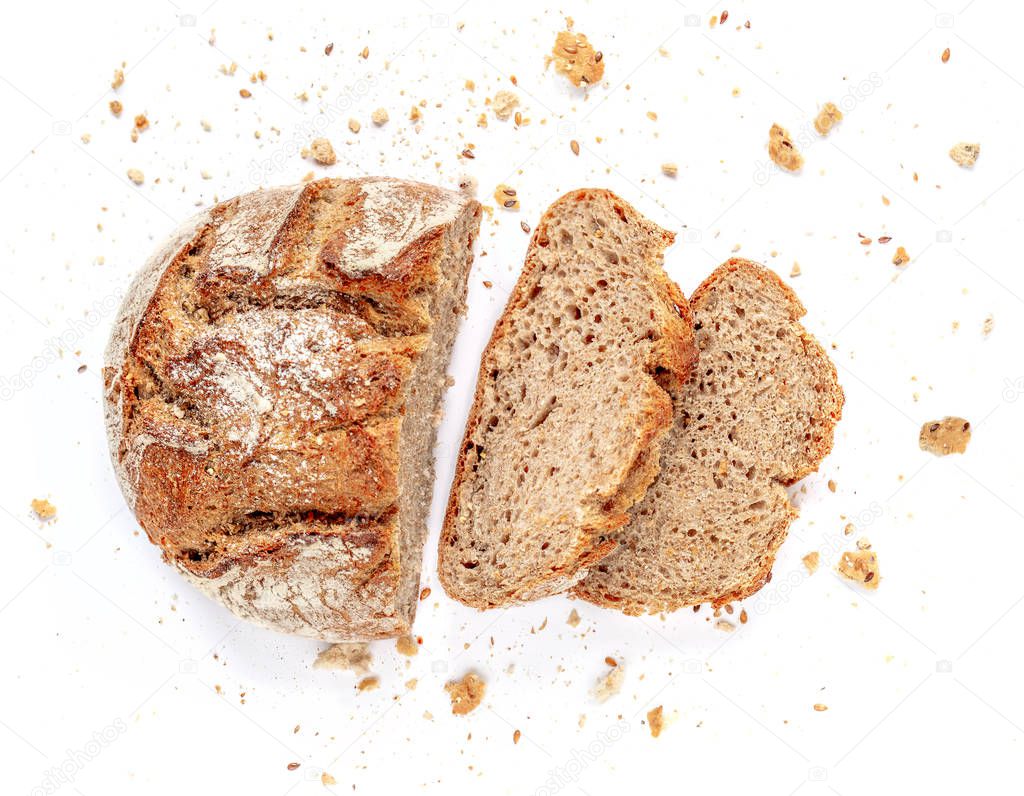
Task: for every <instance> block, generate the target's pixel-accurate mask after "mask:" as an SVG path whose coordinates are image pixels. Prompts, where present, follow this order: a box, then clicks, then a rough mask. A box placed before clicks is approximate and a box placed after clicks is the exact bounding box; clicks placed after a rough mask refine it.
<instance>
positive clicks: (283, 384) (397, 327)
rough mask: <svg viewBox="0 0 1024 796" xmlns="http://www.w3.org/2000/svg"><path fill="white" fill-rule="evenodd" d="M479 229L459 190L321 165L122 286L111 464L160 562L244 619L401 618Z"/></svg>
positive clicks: (372, 625)
mask: <svg viewBox="0 0 1024 796" xmlns="http://www.w3.org/2000/svg"><path fill="white" fill-rule="evenodd" d="M479 226H480V206H479V205H478V204H477V202H475V201H473V200H472V199H469V198H467V197H466V196H464V195H462V194H459V193H454V192H451V191H446V190H442V189H439V188H434V187H431V186H428V185H421V184H418V183H412V182H403V181H399V180H392V179H384V178H369V179H353V180H319V181H317V182H311V183H309V184H307V185H304V186H302V187H290V188H278V189H273V190H267V191H259V192H256V193H250V194H245V195H243V196H239V197H237V198H235V199H232V200H230V201H227V202H223V203H221V204H219V205H217V206H215V207H213V208H211V209H210V210H207V211H205V212H203V213H201V214H199V215H198V216H196V217H195V218H193V219H192V220H191V221H189V222H187V223H186V224H184V225H183V226H182V227H181V228H180V229H178V230H177V231H176V232H175V233H174V234H173V235H172V237H171V239H170V240H169V241H168V242H167V243H166V244H165V245H164V246H163V247H162V248H161V249H160V250H159V251H158V252H157V253H156V254H155V255H154V256H153V257H152V259H150V260H149V262H148V263H147V264H146V266H145V267H144V269H143V270H142V272H141V273H140V274H139V275H138V277H137V278H136V280H135V281H134V283H133V284H132V286H131V288H130V289H129V291H128V295H127V297H126V299H125V302H124V305H123V307H122V309H121V313H120V316H119V317H118V319H117V321H116V324H115V327H114V330H113V334H112V337H111V340H110V345H109V348H108V351H107V358H106V367H105V369H104V384H105V406H106V419H107V427H108V431H109V438H110V447H111V453H112V457H113V461H114V466H115V469H116V472H117V475H118V479H119V481H120V485H121V488H122V490H123V492H124V496H125V498H126V500H127V501H128V504H129V505H130V506H131V508H132V509H133V510H134V511H135V515H136V517H137V518H138V521H139V523H140V524H141V525H142V527H143V528H144V529H145V531H146V533H147V534H148V535H149V538H150V539H151V540H152V541H153V542H154V543H155V544H157V545H159V546H160V547H161V548H162V550H163V554H164V557H165V559H166V560H167V561H168V562H170V563H171V564H173V565H174V566H175V567H176V568H177V569H178V570H180V571H181V572H182V574H184V575H185V577H186V578H187V579H188V580H189V581H191V582H192V583H193V584H195V585H196V586H197V587H199V589H201V590H202V591H203V592H205V593H207V594H208V595H210V596H212V597H214V598H216V599H218V600H219V601H220V602H222V603H223V604H224V605H226V606H227V607H228V608H229V609H230V610H231V611H233V612H234V613H235V614H237V615H238V616H240V617H242V618H244V619H248V620H251V621H254V622H258V623H260V624H262V625H264V626H267V627H270V628H274V629H276V630H280V631H283V632H288V633H294V634H299V635H304V636H310V637H314V638H318V639H324V640H327V641H347V640H361V639H370V638H378V637H386V636H394V635H400V634H404V633H407V632H408V631H409V629H410V626H411V623H412V621H413V616H414V613H415V606H416V602H417V592H418V586H419V575H420V565H421V557H422V552H423V550H422V548H423V543H424V537H425V533H426V515H427V511H428V508H429V505H430V499H431V494H432V481H433V463H432V448H433V443H434V438H435V428H436V421H437V413H438V407H439V402H440V398H441V395H442V392H443V389H444V382H445V378H446V375H445V367H446V363H447V360H448V355H449V352H450V349H451V345H452V341H453V339H454V336H455V332H456V328H457V325H458V318H459V315H460V314H461V313H462V311H463V309H464V302H465V294H466V280H467V276H468V273H469V269H470V265H471V263H472V260H473V255H472V246H473V241H474V238H475V237H476V235H477V234H478V231H479Z"/></svg>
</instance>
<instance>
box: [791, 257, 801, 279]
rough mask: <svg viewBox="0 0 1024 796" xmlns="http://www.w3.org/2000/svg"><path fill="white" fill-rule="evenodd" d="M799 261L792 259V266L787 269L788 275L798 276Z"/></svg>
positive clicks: (799, 272)
mask: <svg viewBox="0 0 1024 796" xmlns="http://www.w3.org/2000/svg"><path fill="white" fill-rule="evenodd" d="M800 274H801V271H800V263H798V262H797V261H796V260H794V261H793V267H792V268H790V269H789V275H790V276H792V277H796V276H800Z"/></svg>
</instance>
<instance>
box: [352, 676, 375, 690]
mask: <svg viewBox="0 0 1024 796" xmlns="http://www.w3.org/2000/svg"><path fill="white" fill-rule="evenodd" d="M378 688H380V678H379V677H378V676H377V675H375V674H371V675H370V676H369V677H364V678H363V679H362V680H360V681H359V683H358V684H357V685H356V690H358V691H360V692H363V691H375V690H376V689H378Z"/></svg>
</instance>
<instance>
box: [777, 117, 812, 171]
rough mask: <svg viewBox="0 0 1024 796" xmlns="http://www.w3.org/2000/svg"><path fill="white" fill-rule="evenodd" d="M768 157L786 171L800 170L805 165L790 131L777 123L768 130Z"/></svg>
mask: <svg viewBox="0 0 1024 796" xmlns="http://www.w3.org/2000/svg"><path fill="white" fill-rule="evenodd" d="M768 157H770V158H771V159H772V161H773V162H774V163H775V164H776V165H777V166H779V167H781V168H783V169H785V170H786V171H799V170H800V168H801V167H802V166H803V165H804V158H803V156H802V155H801V154H800V153H799V152H798V151H797V148H796V145H795V144H794V143H793V139H792V138H790V137H789V131H788V130H786V129H785V128H784V127H780V126H779V125H777V124H773V125H772V126H771V129H770V130H769V131H768Z"/></svg>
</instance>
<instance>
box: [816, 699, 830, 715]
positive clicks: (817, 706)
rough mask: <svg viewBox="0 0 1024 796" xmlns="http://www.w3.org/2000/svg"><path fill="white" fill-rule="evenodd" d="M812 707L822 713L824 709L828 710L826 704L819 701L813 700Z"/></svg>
mask: <svg viewBox="0 0 1024 796" xmlns="http://www.w3.org/2000/svg"><path fill="white" fill-rule="evenodd" d="M814 709H815V710H816V711H818V713H824V712H825V711H826V710H828V705H823V704H821V703H820V702H815V703H814Z"/></svg>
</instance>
